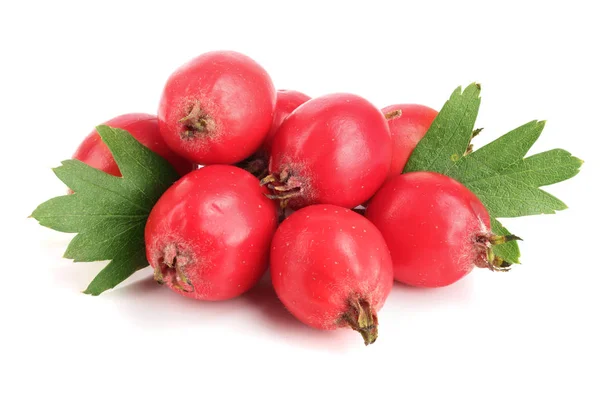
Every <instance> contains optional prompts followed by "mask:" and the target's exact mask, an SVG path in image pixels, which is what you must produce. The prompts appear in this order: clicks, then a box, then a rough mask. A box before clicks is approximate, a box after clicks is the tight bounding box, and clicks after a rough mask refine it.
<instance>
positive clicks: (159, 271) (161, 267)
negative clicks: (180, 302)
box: [154, 243, 194, 292]
mask: <svg viewBox="0 0 600 400" xmlns="http://www.w3.org/2000/svg"><path fill="white" fill-rule="evenodd" d="M189 261H190V260H189V257H187V256H186V255H185V254H183V253H181V252H180V251H179V250H178V249H177V245H175V244H173V243H171V244H168V245H166V246H165V248H164V254H163V256H162V257H161V258H160V259H159V260H158V265H157V266H156V267H155V268H154V280H155V281H156V282H158V283H160V284H161V285H162V284H164V283H165V279H169V282H170V283H171V285H173V287H174V288H176V289H180V290H182V291H184V292H193V291H194V285H192V282H191V281H190V280H189V278H188V277H187V276H186V274H185V271H184V270H185V266H186V265H187V264H189Z"/></svg>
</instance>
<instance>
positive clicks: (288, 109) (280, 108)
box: [261, 90, 310, 155]
mask: <svg viewBox="0 0 600 400" xmlns="http://www.w3.org/2000/svg"><path fill="white" fill-rule="evenodd" d="M309 100H310V97H308V96H307V95H305V94H304V93H301V92H297V91H295V90H278V91H277V102H276V103H275V113H274V115H273V122H272V123H271V129H269V133H267V137H266V139H265V141H264V142H263V144H262V146H261V149H262V150H263V151H264V152H265V153H266V154H267V155H269V154H271V147H272V146H273V139H274V137H275V133H276V132H277V131H278V130H279V128H280V127H281V124H282V123H283V121H284V120H285V119H286V118H287V117H288V116H289V115H290V114H291V113H292V111H294V110H295V109H296V108H298V107H300V106H301V105H302V104H304V103H306V102H307V101H309Z"/></svg>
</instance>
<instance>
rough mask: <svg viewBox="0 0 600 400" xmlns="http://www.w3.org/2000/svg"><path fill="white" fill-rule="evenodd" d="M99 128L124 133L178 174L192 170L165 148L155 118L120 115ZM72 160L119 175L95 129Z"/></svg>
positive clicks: (111, 157) (189, 164)
mask: <svg viewBox="0 0 600 400" xmlns="http://www.w3.org/2000/svg"><path fill="white" fill-rule="evenodd" d="M102 125H107V126H110V127H112V128H119V129H123V130H126V131H128V132H129V133H131V135H132V136H133V137H134V138H136V139H137V141H138V142H140V143H141V144H143V145H144V146H146V147H147V148H149V149H150V150H152V151H153V152H155V153H156V154H158V155H159V156H161V157H163V158H164V159H165V160H167V161H168V162H169V163H170V164H171V165H172V166H173V167H174V168H175V170H177V172H178V173H179V174H180V175H185V174H187V173H188V172H190V171H191V170H192V169H194V164H193V163H191V162H189V161H187V160H186V159H184V158H182V157H180V156H179V155H177V154H175V153H174V152H173V151H171V149H169V147H167V145H166V144H165V141H164V140H163V139H162V137H161V136H160V133H159V131H158V119H157V118H156V116H155V115H149V114H141V113H133V114H124V115H120V116H118V117H116V118H113V119H111V120H109V121H106V122H104V123H103V124H102ZM73 158H74V159H75V160H79V161H82V162H84V163H86V164H88V165H89V166H92V167H94V168H96V169H99V170H100V171H104V172H106V173H107V174H111V175H114V176H121V172H120V171H119V167H118V166H117V163H116V162H115V159H114V158H113V156H112V154H111V153H110V150H109V149H108V147H107V146H106V145H105V144H104V142H103V141H102V139H101V138H100V135H98V132H96V130H93V131H92V132H91V133H90V134H89V135H88V136H87V137H86V138H85V139H84V140H83V142H81V144H80V145H79V147H78V148H77V150H76V151H75V154H73Z"/></svg>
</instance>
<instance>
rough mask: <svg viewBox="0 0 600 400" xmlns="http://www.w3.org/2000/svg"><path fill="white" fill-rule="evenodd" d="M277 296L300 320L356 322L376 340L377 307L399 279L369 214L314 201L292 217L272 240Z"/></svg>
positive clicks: (321, 324) (327, 325)
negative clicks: (368, 216)
mask: <svg viewBox="0 0 600 400" xmlns="http://www.w3.org/2000/svg"><path fill="white" fill-rule="evenodd" d="M271 280H272V281H273V286H274V288H275V291H276V292H277V296H278V297H279V299H280V300H281V301H282V302H283V304H284V305H285V306H286V308H287V309H288V310H289V311H290V312H291V313H292V314H293V315H294V316H295V317H296V318H298V319H299V320H300V321H302V322H304V323H305V324H307V325H310V326H312V327H314V328H318V329H326V330H331V329H337V328H343V327H350V328H352V329H354V330H356V331H358V332H359V333H360V334H361V335H362V336H363V339H364V341H365V344H367V345H368V344H371V343H373V342H374V341H375V339H377V324H378V322H377V311H379V310H380V309H381V307H382V306H383V303H384V301H385V299H386V298H387V296H388V295H389V293H390V291H391V289H392V285H393V271H392V261H391V258H390V253H389V250H388V248H387V246H386V244H385V241H384V239H383V237H382V236H381V233H379V231H378V230H377V228H376V227H375V226H374V225H373V224H372V223H370V222H369V221H368V220H367V219H366V218H364V217H363V216H361V215H359V214H357V213H355V212H353V211H350V210H348V209H345V208H342V207H338V206H333V205H313V206H309V207H306V208H303V209H302V210H300V211H297V212H295V213H293V214H292V215H291V216H290V217H288V218H287V219H286V220H285V221H283V223H282V224H281V225H280V226H279V228H278V229H277V232H276V233H275V237H274V238H273V242H272V244H271Z"/></svg>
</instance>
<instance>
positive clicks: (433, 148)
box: [404, 83, 481, 174]
mask: <svg viewBox="0 0 600 400" xmlns="http://www.w3.org/2000/svg"><path fill="white" fill-rule="evenodd" d="M480 92H481V86H479V84H476V83H473V84H471V85H469V86H467V88H466V89H465V90H464V92H461V88H460V87H459V88H457V89H456V90H455V91H454V93H452V95H451V96H450V100H448V101H447V102H446V104H444V106H443V107H442V109H441V110H440V112H439V114H438V115H437V117H436V118H435V120H434V121H433V123H432V124H431V127H430V128H429V131H427V135H425V137H424V138H423V139H422V140H421V141H420V142H419V143H418V144H417V147H416V148H415V150H414V151H413V153H412V155H411V157H410V159H409V160H408V163H407V164H406V167H405V168H404V172H412V171H436V172H440V173H443V174H446V173H447V172H448V171H449V170H450V169H451V168H452V167H453V166H454V165H455V164H456V162H457V161H458V160H459V159H460V157H462V156H463V154H464V153H465V151H466V150H467V147H468V146H469V142H470V140H471V133H472V132H473V128H474V127H475V119H476V118H477V113H478V111H479V104H480V102H481V99H480V97H479V93H480Z"/></svg>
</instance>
